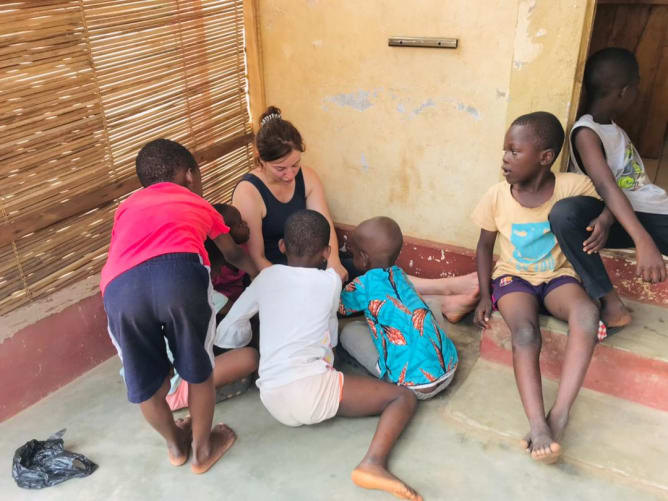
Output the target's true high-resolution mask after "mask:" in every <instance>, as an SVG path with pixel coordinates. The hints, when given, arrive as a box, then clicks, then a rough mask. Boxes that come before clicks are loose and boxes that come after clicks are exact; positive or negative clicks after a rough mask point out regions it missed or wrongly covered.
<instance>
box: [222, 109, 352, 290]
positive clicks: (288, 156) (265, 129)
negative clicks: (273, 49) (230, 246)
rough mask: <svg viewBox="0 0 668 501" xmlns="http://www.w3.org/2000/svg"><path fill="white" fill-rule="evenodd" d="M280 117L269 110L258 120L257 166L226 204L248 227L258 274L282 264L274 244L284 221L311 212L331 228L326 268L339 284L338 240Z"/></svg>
mask: <svg viewBox="0 0 668 501" xmlns="http://www.w3.org/2000/svg"><path fill="white" fill-rule="evenodd" d="M280 113H281V112H280V110H279V109H278V108H275V107H273V106H270V107H269V108H268V109H267V111H266V112H265V113H264V114H263V115H262V117H261V119H260V130H259V131H258V133H257V136H256V140H255V145H256V148H257V153H258V158H257V163H258V167H257V168H256V169H254V170H253V171H252V172H250V173H248V174H246V175H244V176H243V178H242V179H241V181H239V184H237V187H236V188H235V190H234V194H233V196H232V204H233V205H234V206H235V207H236V208H237V209H239V212H240V213H241V216H242V218H243V219H244V221H246V223H247V224H248V226H249V228H250V239H249V241H248V250H249V253H250V255H251V258H252V259H253V261H254V262H255V264H256V265H257V266H258V268H259V269H260V270H261V269H263V268H266V267H267V266H270V265H272V264H285V263H286V258H285V256H284V255H283V254H282V253H281V252H280V250H279V249H278V241H279V240H280V239H281V238H283V227H284V226H285V221H286V219H287V218H288V217H289V216H290V215H291V214H293V213H294V212H296V211H298V210H301V209H307V208H308V209H313V210H317V211H318V212H320V213H321V214H322V215H323V216H325V217H326V218H327V220H328V221H329V224H330V226H331V237H330V241H329V244H330V246H331V248H332V251H333V252H332V253H331V256H330V259H329V262H328V266H329V267H332V268H334V269H335V270H336V271H337V273H339V275H341V278H342V279H344V280H345V278H346V277H347V275H348V272H347V271H346V269H345V268H344V267H343V266H342V265H341V261H340V259H339V253H338V252H336V250H337V249H338V240H337V238H336V232H335V231H334V225H333V224H332V218H331V217H330V215H329V209H328V207H327V202H326V200H325V196H324V190H323V188H322V184H321V183H320V179H319V178H318V175H317V174H316V173H315V172H314V171H313V170H311V169H308V168H305V167H301V154H302V152H303V151H304V143H303V141H302V137H301V134H299V131H298V130H297V129H296V128H295V126H294V125H292V124H291V123H290V122H288V121H287V120H283V118H281V114H280Z"/></svg>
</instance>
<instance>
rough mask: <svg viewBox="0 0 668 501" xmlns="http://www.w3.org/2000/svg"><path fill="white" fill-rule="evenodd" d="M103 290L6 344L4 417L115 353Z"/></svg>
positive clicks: (0, 409) (1, 347)
mask: <svg viewBox="0 0 668 501" xmlns="http://www.w3.org/2000/svg"><path fill="white" fill-rule="evenodd" d="M115 353H116V350H115V349H114V347H113V345H112V344H111V341H110V340H109V335H108V334H107V317H106V315H105V312H104V307H103V305H102V298H101V297H100V295H99V294H96V295H95V296H91V297H88V298H86V299H83V300H82V301H80V302H78V303H76V304H74V305H72V306H69V307H68V308H65V309H64V310H62V311H60V312H58V313H56V314H54V315H51V316H49V317H47V318H44V319H42V320H40V321H38V322H36V323H35V324H33V325H30V326H28V327H26V328H24V329H22V330H20V331H18V332H17V333H15V334H14V335H13V336H12V337H10V338H8V339H5V340H4V341H3V342H2V343H0V381H4V387H3V390H2V392H1V396H0V422H2V421H4V420H6V419H8V418H9V417H11V416H13V415H15V414H16V413H18V412H19V411H21V410H23V409H25V408H27V407H29V406H30V405H32V404H34V403H35V402H37V401H39V400H41V399H42V398H44V397H45V396H47V395H48V394H49V393H52V392H54V391H55V390H57V389H58V388H60V387H62V386H64V385H65V384H67V383H69V382H71V381H73V380H74V379H76V378H77V377H79V376H80V375H82V374H83V373H85V372H87V371H89V370H90V369H92V368H93V367H95V366H97V365H98V364H100V363H102V362H104V361H105V360H107V359H108V358H109V357H111V356H112V355H114V354H115Z"/></svg>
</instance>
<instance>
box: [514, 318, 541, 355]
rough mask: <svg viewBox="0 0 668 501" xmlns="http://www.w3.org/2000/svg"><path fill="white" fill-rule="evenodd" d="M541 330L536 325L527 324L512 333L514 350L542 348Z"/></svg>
mask: <svg viewBox="0 0 668 501" xmlns="http://www.w3.org/2000/svg"><path fill="white" fill-rule="evenodd" d="M540 341H541V339H540V329H538V326H537V325H535V324H531V323H527V324H524V325H520V326H518V327H516V328H515V330H513V332H512V344H513V350H515V349H522V348H528V347H536V346H540Z"/></svg>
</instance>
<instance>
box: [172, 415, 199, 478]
mask: <svg viewBox="0 0 668 501" xmlns="http://www.w3.org/2000/svg"><path fill="white" fill-rule="evenodd" d="M175 424H176V427H177V428H178V429H179V438H178V443H176V444H173V445H170V444H167V457H169V462H170V463H172V465H174V466H182V465H184V464H185V463H186V461H188V457H189V456H190V442H192V439H193V432H192V423H191V421H190V416H186V417H185V418H183V419H177V420H176V421H175Z"/></svg>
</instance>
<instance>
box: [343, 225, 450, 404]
mask: <svg viewBox="0 0 668 501" xmlns="http://www.w3.org/2000/svg"><path fill="white" fill-rule="evenodd" d="M402 244H403V237H402V234H401V229H400V228H399V225H398V224H397V223H396V222H395V221H394V220H392V219H390V218H388V217H377V218H373V219H369V220H367V221H364V222H363V223H361V224H360V225H359V226H358V227H357V228H355V230H354V231H353V233H352V235H351V237H350V240H349V241H348V243H347V247H348V248H349V249H350V251H351V252H352V254H353V261H354V265H355V267H356V268H357V269H358V270H360V271H362V272H365V273H364V275H362V276H360V277H358V278H356V279H355V280H353V281H352V282H350V283H349V284H348V285H347V286H346V287H345V288H344V290H343V291H342V293H341V305H340V308H339V312H340V313H341V314H343V315H351V314H353V313H356V312H360V311H363V312H364V315H365V317H366V323H365V322H360V321H355V322H350V323H349V324H348V325H346V327H344V329H343V331H342V333H341V344H342V345H343V347H344V348H345V349H346V351H347V352H348V353H349V354H350V355H351V356H352V357H353V358H354V359H355V360H357V361H358V362H359V363H360V364H361V365H362V366H364V367H365V368H366V369H367V370H368V371H369V372H371V373H372V374H373V375H375V376H377V377H378V378H381V379H383V378H384V379H386V380H388V381H391V382H393V383H395V384H399V385H403V386H406V387H408V388H409V389H411V390H413V392H414V393H415V395H416V396H417V397H418V398H419V399H421V400H424V399H427V398H431V397H433V396H434V395H436V394H437V393H439V392H441V391H442V390H444V389H445V388H446V387H447V386H448V385H449V384H450V382H451V381H452V377H453V376H454V373H455V369H456V368H457V361H458V359H457V351H456V350H455V346H454V345H453V343H452V341H450V339H448V338H447V336H446V335H445V332H443V329H441V328H440V326H439V325H438V322H437V321H436V318H435V317H434V314H433V313H432V311H431V310H430V309H429V307H428V306H427V304H426V303H425V302H424V300H423V299H422V298H421V297H420V296H419V295H418V293H417V292H416V291H415V288H414V287H413V284H411V282H410V280H409V279H408V276H407V275H406V274H405V273H404V271H403V270H402V269H401V268H399V267H398V266H396V265H395V264H394V263H395V261H396V260H397V257H398V256H399V252H400V250H401V246H402Z"/></svg>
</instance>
